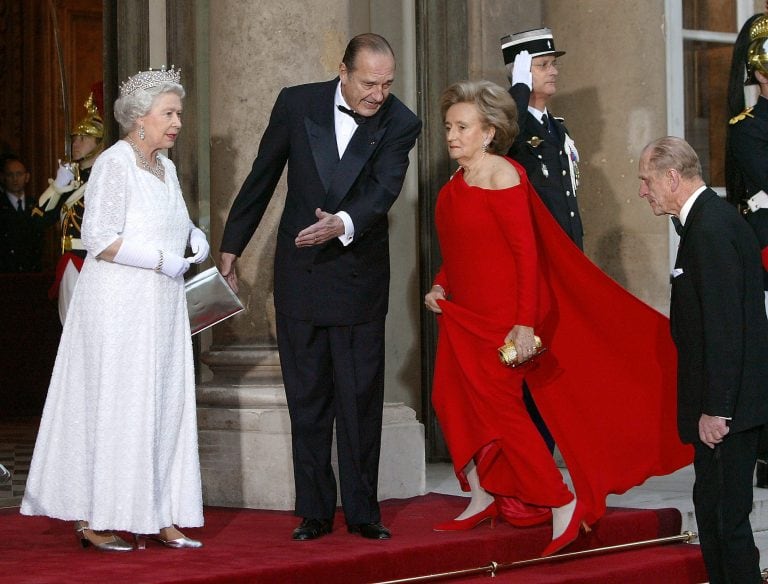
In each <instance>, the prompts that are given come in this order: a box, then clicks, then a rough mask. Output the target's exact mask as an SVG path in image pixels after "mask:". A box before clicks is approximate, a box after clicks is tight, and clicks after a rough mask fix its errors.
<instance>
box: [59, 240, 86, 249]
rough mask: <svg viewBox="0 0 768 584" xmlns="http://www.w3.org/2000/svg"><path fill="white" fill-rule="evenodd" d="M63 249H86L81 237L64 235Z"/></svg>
mask: <svg viewBox="0 0 768 584" xmlns="http://www.w3.org/2000/svg"><path fill="white" fill-rule="evenodd" d="M61 249H62V250H63V251H72V250H73V249H74V250H79V251H85V246H84V245H83V242H82V240H81V239H80V238H79V237H62V238H61Z"/></svg>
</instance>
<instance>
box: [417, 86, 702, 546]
mask: <svg viewBox="0 0 768 584" xmlns="http://www.w3.org/2000/svg"><path fill="white" fill-rule="evenodd" d="M441 109H442V113H443V119H444V121H445V131H446V139H447V142H448V149H449V153H450V156H451V158H452V159H453V160H456V161H457V162H458V163H459V165H460V168H459V170H458V171H457V172H456V173H455V174H454V175H453V177H452V178H451V179H450V180H449V181H448V183H447V184H446V185H445V186H444V187H443V188H442V190H441V191H440V195H439V198H438V201H437V207H436V211H435V223H436V227H437V234H438V237H439V241H440V250H441V254H442V258H443V264H442V267H441V269H440V271H439V273H438V274H437V276H436V278H435V280H434V285H433V287H432V289H431V290H430V292H428V293H427V294H426V296H425V304H426V306H427V308H428V309H429V310H431V311H433V312H435V313H437V314H438V315H439V324H440V333H439V339H438V347H437V360H436V364H435V374H434V383H433V394H432V400H433V405H434V407H435V411H436V413H437V416H438V419H439V421H440V425H441V428H442V430H443V433H444V436H445V439H446V442H447V444H448V448H449V450H450V453H451V457H452V459H453V464H454V469H455V471H456V475H457V477H458V479H459V481H460V483H461V485H462V488H463V490H465V491H467V490H468V491H470V494H471V498H470V502H469V505H468V506H467V508H466V509H465V510H464V512H462V513H461V514H460V515H459V516H458V517H456V518H455V519H452V520H450V521H446V522H443V523H441V524H439V525H436V526H435V529H436V530H438V531H449V530H462V529H471V528H472V527H474V526H476V525H478V524H479V523H482V522H483V521H485V520H486V519H489V518H490V519H491V520H493V519H495V518H496V517H497V516H498V515H499V513H501V514H502V516H503V517H504V518H507V519H508V520H509V521H510V523H512V524H513V525H517V526H522V525H533V524H536V523H541V522H545V521H548V520H549V518H550V513H549V511H550V510H551V518H552V526H553V527H552V542H551V543H550V545H549V546H547V548H546V549H545V550H544V552H543V554H542V555H549V554H552V553H554V552H556V551H558V550H559V549H561V548H562V547H564V546H566V545H568V544H569V543H570V542H572V541H573V540H574V539H576V537H577V536H578V533H579V528H580V525H581V524H582V522H583V521H585V520H586V521H587V522H590V523H591V522H593V521H595V520H596V519H597V518H598V517H599V516H600V515H601V514H602V513H603V512H604V510H605V502H604V501H605V496H606V495H607V493H609V492H623V491H624V490H626V489H627V488H629V487H631V486H634V485H636V484H639V483H641V482H643V480H645V478H647V477H648V476H651V475H652V474H665V473H667V472H672V471H673V470H675V469H677V468H679V467H681V466H683V465H685V464H687V463H688V462H690V451H689V449H686V448H685V447H684V446H682V445H681V444H680V442H679V440H678V439H677V436H676V431H675V427H676V426H675V407H674V403H675V402H674V400H675V395H674V367H673V366H674V355H675V353H674V349H673V347H672V344H671V340H670V339H669V337H668V332H665V331H667V330H668V327H667V328H665V327H664V324H665V323H664V322H662V321H664V320H665V319H664V317H662V316H661V315H659V314H658V313H656V312H655V311H653V310H652V309H650V308H649V307H647V306H645V305H642V303H640V302H639V301H637V300H636V299H634V298H632V297H630V296H629V295H628V294H627V293H626V292H624V291H623V290H621V289H620V288H619V287H618V286H617V285H616V284H615V283H613V282H612V281H610V280H609V279H608V278H607V277H605V276H604V275H602V273H601V272H599V270H597V269H596V268H595V267H594V266H592V264H591V263H590V262H589V260H587V259H586V258H585V257H584V256H583V255H582V254H581V252H580V251H578V250H577V249H576V248H575V246H573V245H572V244H571V245H569V244H568V242H567V237H566V236H565V235H564V234H562V233H558V231H559V228H558V227H557V225H556V224H554V220H553V219H552V218H551V217H549V215H548V213H547V212H546V209H543V205H542V204H541V202H540V201H538V196H537V195H536V193H535V191H534V190H533V188H532V187H531V186H530V183H529V182H528V179H527V177H526V175H525V171H524V170H523V168H522V167H521V166H520V165H518V164H517V163H516V162H514V161H512V160H511V159H508V158H506V157H504V156H502V155H501V153H504V152H506V151H507V150H508V148H509V146H510V144H511V143H512V141H513V140H514V138H515V135H516V134H517V124H516V122H515V120H516V119H517V112H516V108H515V104H514V101H513V100H512V98H511V97H510V96H509V94H508V93H507V92H506V91H505V90H504V89H502V88H501V87H499V86H497V85H495V84H493V83H490V82H487V81H480V82H469V81H463V82H459V83H456V84H454V85H452V86H451V87H449V88H448V89H447V90H446V91H445V92H444V94H443V96H442V99H441ZM542 209H543V211H542ZM544 240H548V242H549V243H554V245H555V247H557V251H556V252H551V251H550V250H549V249H547V245H546V244H545V242H544ZM571 248H572V249H571ZM557 254H564V256H565V257H563V258H560V257H556V255H557ZM569 254H570V255H569ZM561 259H562V261H564V262H566V263H567V264H568V268H567V269H568V270H576V271H577V272H579V273H570V272H568V271H566V272H563V273H559V270H554V269H553V264H554V263H555V262H560V261H561ZM557 265H559V263H558V264H557ZM583 273H586V274H587V276H588V281H589V284H588V285H586V286H584V288H585V289H587V290H583V291H582V292H581V293H583V294H586V295H587V296H590V297H591V296H592V295H593V294H594V295H596V296H597V300H598V301H603V300H607V301H610V302H615V301H616V302H618V301H620V302H619V303H618V305H617V308H620V309H621V310H622V311H625V312H626V313H627V314H628V318H629V319H630V321H629V323H627V324H629V325H638V326H641V327H643V329H644V332H641V333H639V336H640V337H642V338H641V339H640V340H639V341H638V343H639V346H640V348H641V349H648V352H649V353H650V354H651V355H652V356H654V357H655V356H658V355H662V358H660V360H659V362H658V363H655V364H653V365H649V364H648V363H647V362H646V363H645V364H644V365H643V371H644V374H645V379H646V380H647V382H648V383H646V382H643V383H642V384H641V385H640V386H632V380H631V379H630V380H629V383H630V387H629V388H628V390H627V391H628V392H629V395H621V392H620V391H617V390H618V389H623V387H624V386H619V387H617V386H616V385H614V384H615V383H619V382H620V380H621V383H623V376H625V374H626V364H624V363H619V364H614V365H611V364H608V365H606V366H605V369H606V371H605V377H604V379H600V376H595V375H594V369H595V367H594V366H595V363H596V362H593V363H591V364H590V367H589V369H590V370H591V372H592V374H591V375H587V376H584V375H583V373H584V367H583V366H578V365H577V363H580V362H581V361H584V360H585V358H586V357H588V355H587V353H588V352H589V350H590V349H589V347H588V348H587V349H586V350H585V349H584V348H582V347H578V348H577V349H576V350H575V351H574V349H572V347H573V346H574V341H576V339H575V338H573V337H571V338H570V343H564V342H563V340H562V338H560V337H559V336H558V333H559V332H561V331H564V332H565V334H569V335H570V334H581V333H580V329H579V327H580V326H583V325H584V324H585V322H584V320H583V316H582V315H581V312H582V311H583V312H584V314H585V315H586V316H587V318H588V320H587V321H586V324H587V326H588V327H589V328H592V327H594V326H598V327H599V326H600V325H601V324H602V323H601V321H600V317H598V318H596V319H591V320H589V317H590V316H591V313H590V311H589V308H588V307H583V306H582V305H581V302H580V300H579V299H578V294H579V292H577V293H576V296H575V297H573V296H572V295H571V292H572V290H570V289H569V285H573V284H578V282H579V279H578V278H579V277H582V276H583ZM563 278H565V283H563V281H562V279H563ZM591 280H596V281H597V284H596V285H595V286H594V287H593V284H592V282H591ZM561 289H562V290H563V291H561ZM566 292H567V294H566ZM606 294H607V299H606V298H604V295H606ZM565 296H571V300H564V301H562V300H563V297H565ZM617 298H618V300H617ZM589 301H590V302H593V301H592V300H591V299H590V300H589ZM622 303H623V304H622ZM649 324H650V325H652V327H651V328H650V329H648V328H647V327H648V325H649ZM572 327H575V328H572ZM614 328H615V326H614ZM598 330H599V329H598ZM534 331H535V332H536V334H537V335H540V336H541V337H542V340H543V341H544V344H545V345H547V346H548V347H549V348H550V351H548V352H546V353H544V354H543V355H542V356H541V357H540V358H537V359H535V360H533V361H531V362H530V363H528V364H524V365H522V366H520V367H517V368H509V367H505V366H504V365H502V364H501V362H500V361H499V358H498V355H497V348H498V347H499V346H500V345H502V344H503V343H505V342H507V341H510V340H511V341H513V342H514V344H515V347H516V348H517V351H518V354H519V355H520V359H521V360H522V361H527V360H528V359H530V358H531V357H532V356H533V355H534V354H535V345H534ZM592 332H593V333H594V330H593V331H592ZM605 334H606V339H607V341H608V343H609V348H608V349H607V351H608V354H610V351H611V348H610V344H611V343H613V342H614V340H613V339H612V336H611V334H610V333H609V332H606V333H605ZM623 334H624V336H626V333H623ZM634 338H635V337H633V341H632V343H634V342H635V341H634ZM587 341H589V338H588V336H587ZM550 343H554V344H552V345H550ZM601 343H602V334H601V336H600V338H598V339H597V341H596V343H595V345H596V346H595V347H594V349H595V351H597V356H598V357H602V356H603V355H604V354H605V352H606V349H605V348H604V347H603V346H601ZM602 344H604V343H602ZM615 347H616V348H617V349H618V350H622V349H623V348H625V347H626V344H624V345H622V344H621V343H619V344H617V345H615ZM574 352H575V353H576V354H575V355H574ZM670 359H671V361H672V363H671V364H670ZM586 360H588V359H586ZM569 366H571V368H572V370H573V372H574V373H575V375H572V374H571V372H569V370H568V367H569ZM635 373H636V372H635V371H633V370H632V369H631V368H630V370H629V374H630V376H632V375H634V374H635ZM585 377H587V378H589V377H591V379H587V383H586V388H585V384H582V381H584V378H585ZM524 378H525V379H526V380H527V382H528V385H529V386H530V387H531V389H532V393H533V396H534V399H535V400H536V402H537V405H538V406H539V409H540V410H541V412H542V415H543V416H544V417H545V419H546V422H547V425H548V426H549V427H550V430H551V431H552V433H553V435H554V436H555V439H556V441H557V443H558V445H559V446H560V449H561V452H562V454H563V456H564V458H565V461H566V463H567V464H568V466H569V470H570V471H571V476H572V479H573V482H574V487H575V490H576V492H577V494H578V497H576V496H574V494H573V493H571V492H570V491H569V489H568V488H567V487H566V485H565V483H564V482H563V478H562V475H561V473H560V471H559V470H558V468H557V466H556V465H555V461H554V459H553V458H552V455H551V454H550V452H549V450H548V448H547V446H546V444H545V443H544V441H543V439H542V437H541V435H540V434H539V432H538V430H537V429H536V427H535V426H534V424H533V422H532V421H531V419H530V417H529V414H528V412H527V410H526V408H525V405H524V403H523V395H522V382H523V379H524ZM670 384H671V386H670ZM593 385H596V386H597V387H596V388H593V387H592V386H593ZM648 387H650V388H651V389H650V391H649V390H648ZM670 390H671V391H670ZM611 392H612V393H613V394H614V395H613V396H611V395H610V393H611ZM617 393H618V394H619V396H620V397H619V398H618V399H617V398H616V397H615V395H616V394H617ZM635 393H637V394H639V395H640V400H639V401H642V405H639V406H638V405H637V404H636V403H635V401H638V400H634V399H632V397H633V395H634V394H635ZM604 394H609V395H604ZM602 402H604V404H603V403H602ZM603 405H605V406H606V407H607V408H608V410H603V409H602V406H603ZM628 405H630V406H632V407H639V408H640V409H639V410H638V413H640V414H647V415H650V416H651V417H650V422H651V427H652V429H653V431H652V435H651V436H647V435H646V436H643V438H642V439H635V438H634V437H630V438H629V439H624V438H616V437H614V436H611V434H610V433H617V432H621V430H620V428H622V427H624V426H626V425H627V424H628V421H627V418H626V417H624V418H622V419H621V420H620V424H617V423H616V422H615V421H610V420H609V421H608V422H606V421H605V420H604V418H606V417H607V418H613V416H614V414H615V415H618V416H623V415H625V414H627V413H628V412H625V411H623V410H626V409H627V406H628ZM622 408H623V410H622ZM585 410H586V411H585ZM592 410H596V411H597V412H598V413H597V415H595V414H593V413H591V412H592ZM648 421H649V420H648V419H646V420H645V422H648ZM583 424H594V426H584V425H583ZM585 430H586V432H585ZM627 431H631V422H630V423H629V429H628V430H627ZM603 432H608V433H609V434H608V435H607V436H606V435H599V434H600V433H603ZM670 441H671V442H670ZM614 442H615V443H616V445H617V446H616V448H615V449H613V450H611V446H610V444H613V443H614ZM606 444H609V446H608V447H607V448H606ZM637 450H641V451H642V452H637ZM625 457H631V458H633V460H629V461H628V460H626V459H625Z"/></svg>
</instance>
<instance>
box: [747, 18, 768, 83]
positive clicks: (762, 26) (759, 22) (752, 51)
mask: <svg viewBox="0 0 768 584" xmlns="http://www.w3.org/2000/svg"><path fill="white" fill-rule="evenodd" d="M755 71H760V73H762V74H763V75H765V76H766V77H768V15H763V16H761V17H759V18H757V19H756V20H755V21H754V22H753V23H752V26H750V27H749V49H747V81H746V83H747V84H751V83H757V80H756V79H755Z"/></svg>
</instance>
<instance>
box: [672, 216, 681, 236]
mask: <svg viewBox="0 0 768 584" xmlns="http://www.w3.org/2000/svg"><path fill="white" fill-rule="evenodd" d="M672 225H674V226H675V231H676V232H677V234H678V235H682V234H683V223H682V221H680V219H678V218H677V217H675V216H674V215H673V216H672Z"/></svg>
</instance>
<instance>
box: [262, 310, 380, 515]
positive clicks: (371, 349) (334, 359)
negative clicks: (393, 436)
mask: <svg viewBox="0 0 768 584" xmlns="http://www.w3.org/2000/svg"><path fill="white" fill-rule="evenodd" d="M277 344H278V348H279V349H280V365H281V367H282V372H283V382H284V384H285V394H286V397H287V399H288V410H289V413H290V416H291V436H292V438H291V440H292V449H293V473H294V480H295V484H296V511H295V513H296V515H298V516H300V517H309V518H314V519H332V518H333V516H334V513H335V510H336V498H337V491H336V480H335V478H334V474H333V469H332V467H331V450H332V448H331V445H332V441H333V425H334V421H335V422H336V447H337V453H338V461H339V482H340V486H341V502H342V505H343V507H344V515H345V518H346V521H347V524H348V525H352V524H357V523H374V522H378V521H380V520H381V515H380V512H379V504H378V500H377V483H378V477H379V452H380V450H381V424H382V410H383V405H384V318H380V319H377V320H374V321H372V322H368V323H363V324H357V325H349V326H315V325H313V324H312V323H311V322H309V321H303V320H296V319H293V318H291V317H288V316H286V315H284V314H280V313H278V314H277Z"/></svg>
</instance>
